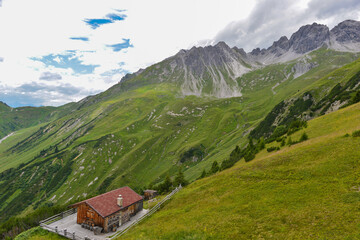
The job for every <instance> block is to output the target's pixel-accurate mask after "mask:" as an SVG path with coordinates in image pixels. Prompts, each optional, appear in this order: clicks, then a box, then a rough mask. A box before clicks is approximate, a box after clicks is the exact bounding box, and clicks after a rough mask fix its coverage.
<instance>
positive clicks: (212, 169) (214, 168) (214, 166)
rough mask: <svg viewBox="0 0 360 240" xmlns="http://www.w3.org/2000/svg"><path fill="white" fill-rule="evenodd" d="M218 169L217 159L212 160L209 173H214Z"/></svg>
mask: <svg viewBox="0 0 360 240" xmlns="http://www.w3.org/2000/svg"><path fill="white" fill-rule="evenodd" d="M218 171H219V164H218V162H217V161H214V162H213V164H212V166H211V169H210V173H216V172H218Z"/></svg>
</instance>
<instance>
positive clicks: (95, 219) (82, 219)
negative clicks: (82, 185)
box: [76, 203, 104, 227]
mask: <svg viewBox="0 0 360 240" xmlns="http://www.w3.org/2000/svg"><path fill="white" fill-rule="evenodd" d="M76 207H77V208H78V211H77V223H78V224H82V223H86V224H89V225H93V226H100V227H104V219H103V218H102V217H101V216H100V215H99V214H98V213H97V212H95V211H94V209H92V208H91V207H90V206H89V205H87V204H86V203H80V204H79V205H77V206H76Z"/></svg>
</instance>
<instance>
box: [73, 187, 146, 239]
mask: <svg viewBox="0 0 360 240" xmlns="http://www.w3.org/2000/svg"><path fill="white" fill-rule="evenodd" d="M70 207H72V208H77V223H78V224H81V226H82V227H86V228H90V229H94V228H95V227H97V228H99V227H100V228H102V231H103V232H109V231H116V229H117V227H119V226H121V225H122V224H124V223H125V222H127V221H129V220H130V217H131V216H134V215H135V214H136V213H137V212H139V211H141V210H142V209H143V198H142V197H141V196H140V195H138V194H137V193H136V192H134V191H133V190H132V189H131V188H129V187H122V188H119V189H115V190H113V191H110V192H107V193H104V194H101V195H99V196H96V197H93V198H90V199H87V200H84V201H82V202H78V203H76V204H74V205H71V206H70Z"/></svg>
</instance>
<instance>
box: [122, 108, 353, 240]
mask: <svg viewBox="0 0 360 240" xmlns="http://www.w3.org/2000/svg"><path fill="white" fill-rule="evenodd" d="M359 110H360V104H357V105H353V106H351V107H349V108H345V109H342V110H339V111H337V112H334V113H331V114H328V115H325V116H323V117H320V118H317V119H314V120H312V121H310V122H309V126H308V128H307V129H306V132H307V134H308V135H309V137H310V139H309V140H307V141H305V142H302V143H299V144H296V145H293V146H291V147H287V146H285V147H283V148H282V149H281V150H280V151H278V152H272V153H267V152H266V151H263V152H261V153H260V154H259V155H258V156H257V157H256V158H255V159H254V160H253V161H251V162H249V163H244V162H242V161H241V162H239V163H237V164H236V165H235V166H234V167H233V168H231V169H228V170H226V171H223V172H221V173H218V174H216V175H214V176H211V177H207V178H205V179H202V180H199V181H196V182H194V183H192V184H191V185H189V186H188V187H186V188H184V189H183V190H182V191H180V192H179V193H178V194H177V195H175V196H174V198H173V200H172V201H171V202H169V203H168V204H167V205H166V206H165V207H164V208H163V209H162V210H161V211H159V212H157V213H156V214H154V215H153V216H152V217H151V218H150V219H148V220H146V221H145V222H143V223H141V224H140V225H139V226H137V227H135V228H134V229H132V230H131V231H130V232H129V233H128V234H126V235H125V236H123V237H122V238H121V239H231V238H234V239H358V238H360V227H359V222H360V212H359V203H360V191H359V189H360V178H359V172H360V164H359V163H360V150H359V148H358V146H359V144H360V139H359V138H352V137H348V138H344V137H343V135H344V134H345V133H347V132H349V133H351V132H353V131H354V130H356V129H359V126H360V116H359ZM301 134H302V133H301V131H300V132H297V133H296V134H294V135H293V138H294V139H297V138H300V135H301Z"/></svg>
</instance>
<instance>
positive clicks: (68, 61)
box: [31, 51, 100, 74]
mask: <svg viewBox="0 0 360 240" xmlns="http://www.w3.org/2000/svg"><path fill="white" fill-rule="evenodd" d="M31 59H32V60H35V61H40V62H43V63H44V64H45V65H46V66H53V67H56V68H65V69H68V68H71V69H72V70H73V71H74V73H76V74H90V73H93V72H94V70H95V68H96V67H99V66H100V65H85V64H83V63H82V61H81V60H80V59H79V58H78V57H77V56H76V54H75V53H74V51H68V52H67V53H66V54H49V55H47V56H43V57H41V58H31Z"/></svg>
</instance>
